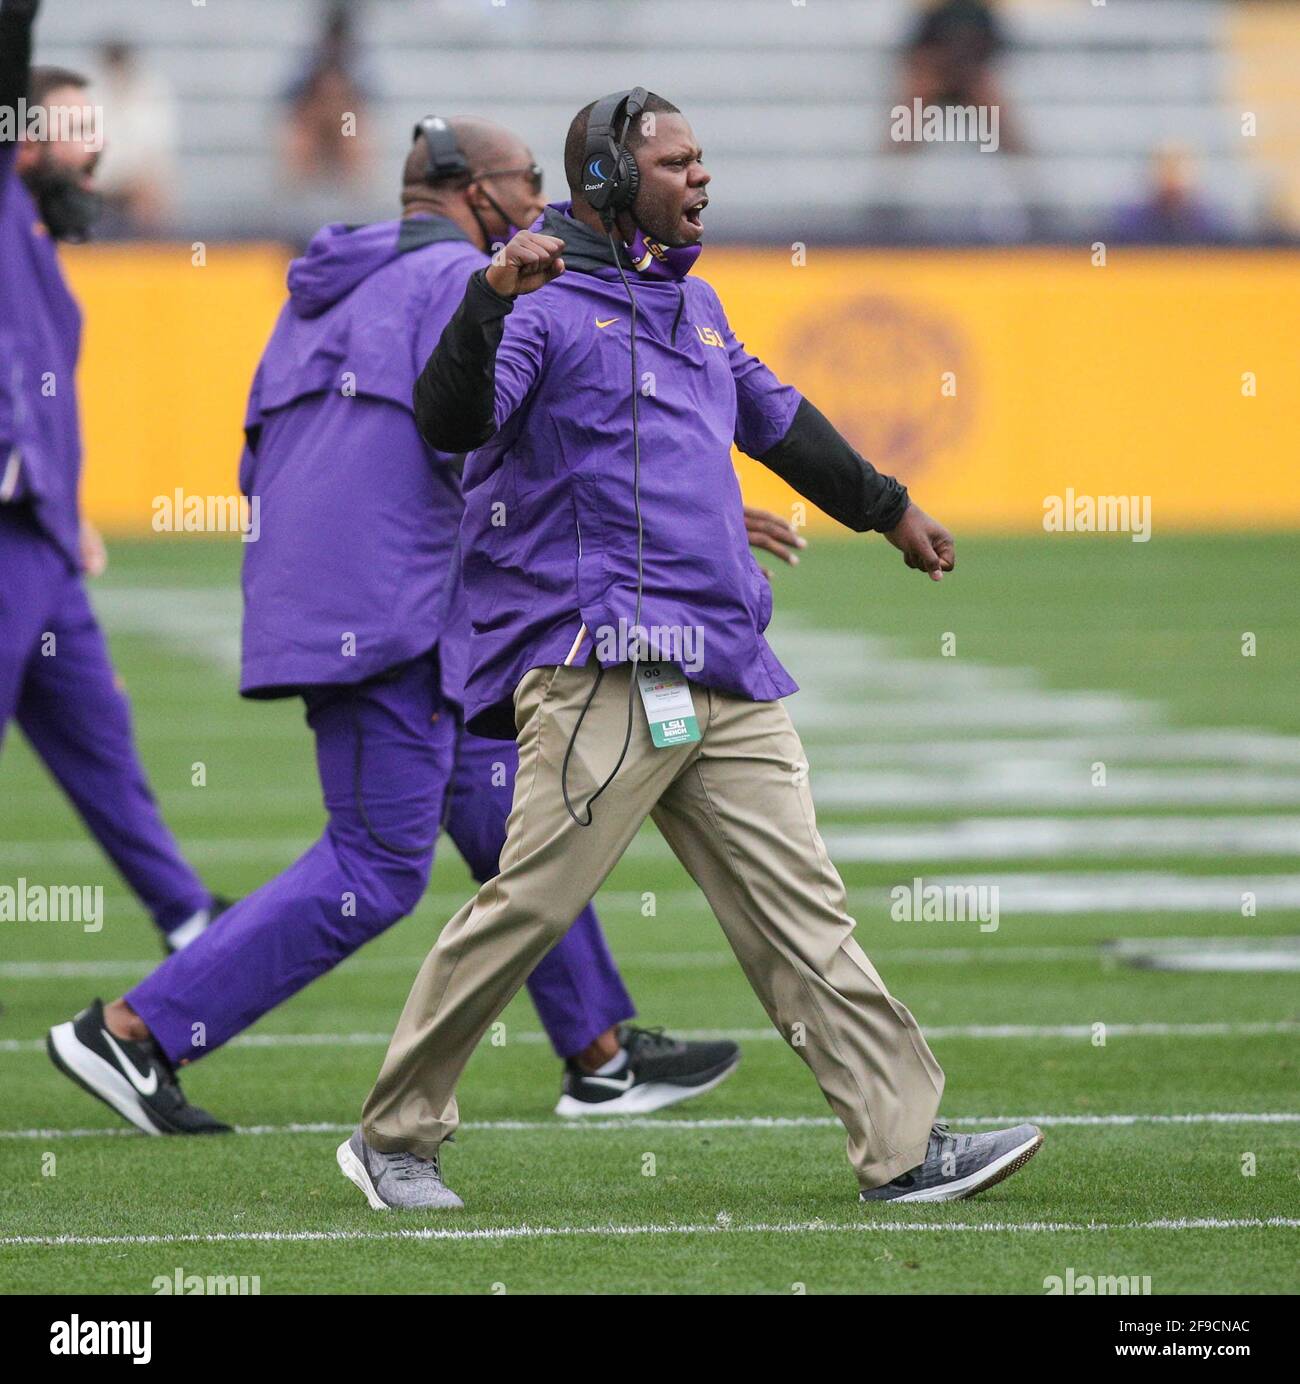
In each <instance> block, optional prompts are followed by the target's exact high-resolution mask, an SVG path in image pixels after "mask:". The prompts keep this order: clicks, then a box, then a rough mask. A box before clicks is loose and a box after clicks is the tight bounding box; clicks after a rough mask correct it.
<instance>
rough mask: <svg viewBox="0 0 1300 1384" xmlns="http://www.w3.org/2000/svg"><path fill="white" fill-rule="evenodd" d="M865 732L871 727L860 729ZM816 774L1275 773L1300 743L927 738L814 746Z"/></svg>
mask: <svg viewBox="0 0 1300 1384" xmlns="http://www.w3.org/2000/svg"><path fill="white" fill-rule="evenodd" d="M863 729H864V730H865V729H866V727H863ZM806 748H809V750H810V753H809V758H810V759H811V761H812V765H813V769H814V771H815V770H816V769H817V768H818V766H819V765H824V766H825V768H827V769H845V768H851V767H853V766H854V765H858V764H860V765H862V766H864V767H866V768H870V769H878V768H881V767H882V766H885V767H897V766H899V765H902V766H904V767H909V768H910V767H914V766H915V765H917V764H926V765H943V766H944V767H949V766H952V765H981V764H1008V763H1015V764H1020V765H1023V764H1038V763H1040V762H1046V763H1051V764H1054V765H1059V764H1065V763H1069V764H1074V765H1076V766H1077V765H1078V764H1079V763H1080V762H1082V763H1084V764H1086V765H1088V766H1089V767H1091V765H1092V764H1093V762H1094V761H1096V760H1101V761H1102V763H1104V764H1106V765H1108V766H1110V767H1112V768H1114V767H1115V766H1117V765H1120V764H1124V765H1130V766H1131V765H1134V764H1143V765H1145V764H1161V763H1174V764H1193V763H1196V764H1251V765H1256V766H1259V767H1266V768H1277V767H1279V766H1290V767H1296V766H1298V765H1300V736H1296V735H1283V734H1281V733H1280V732H1276V731H1261V730H1154V729H1152V730H1147V731H1139V732H1126V731H1104V732H1100V733H1098V734H1095V735H1087V736H1084V735H1036V736H1024V735H1021V736H1010V735H1009V736H993V737H989V736H980V737H962V738H958V739H954V738H946V737H943V738H941V737H936V736H929V735H927V736H924V737H921V738H918V739H915V740H872V741H867V740H865V739H861V738H859V739H857V740H856V741H854V742H852V743H844V742H841V743H839V744H836V745H834V746H832V745H830V744H819V743H816V742H813V743H812V744H811V745H810V746H808V747H806Z"/></svg>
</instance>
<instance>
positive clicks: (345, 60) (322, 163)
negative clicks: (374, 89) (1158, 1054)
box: [282, 0, 370, 190]
mask: <svg viewBox="0 0 1300 1384" xmlns="http://www.w3.org/2000/svg"><path fill="white" fill-rule="evenodd" d="M360 67H361V63H360V58H359V56H358V51H357V45H356V42H355V39H354V37H353V29H352V10H351V8H350V7H349V5H348V4H347V3H346V0H333V3H332V4H331V5H330V6H329V8H328V9H327V10H326V11H325V22H324V28H323V32H322V34H321V36H320V38H319V40H318V41H317V43H316V45H315V47H314V49H313V50H312V52H311V55H310V56H309V58H308V60H307V63H306V65H305V67H304V68H303V70H302V71H301V73H300V74H299V75H298V76H297V77H296V78H295V79H294V80H293V82H292V83H290V85H289V87H288V89H287V90H286V92H285V98H284V99H285V102H286V104H287V106H288V118H287V121H286V123H285V127H284V136H283V143H282V151H283V157H284V163H285V166H286V168H287V170H288V173H289V176H290V178H291V180H292V181H293V182H295V183H298V184H308V185H310V184H318V185H321V186H324V187H327V188H329V189H331V190H340V189H346V188H348V187H349V186H351V187H359V186H360V185H362V184H363V183H364V181H365V179H366V177H367V173H368V164H369V154H370V151H369V146H368V143H367V141H366V136H365V133H364V130H365V124H364V114H365V111H364V108H365V106H366V104H367V93H366V91H365V88H364V86H363V83H362V81H361V77H360Z"/></svg>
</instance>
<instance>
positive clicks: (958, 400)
mask: <svg viewBox="0 0 1300 1384" xmlns="http://www.w3.org/2000/svg"><path fill="white" fill-rule="evenodd" d="M782 345H783V347H784V353H785V356H786V359H787V360H788V361H790V363H791V367H792V368H791V369H790V370H789V372H788V377H789V378H791V379H793V380H794V381H795V382H796V383H800V384H802V383H804V382H806V383H807V385H808V393H809V397H810V399H811V400H812V402H813V403H814V404H816V405H817V407H818V408H819V409H821V411H822V412H823V413H824V414H826V416H827V417H828V418H830V419H831V421H832V422H833V423H834V424H835V426H836V427H837V428H839V429H840V431H841V432H842V433H843V434H844V435H845V437H847V438H848V439H849V441H850V442H852V443H853V445H854V446H855V447H856V448H857V449H858V451H860V452H861V453H862V455H863V456H864V457H866V458H867V460H868V461H869V462H871V464H872V465H873V466H874V467H875V468H876V469H877V470H878V471H886V472H888V473H889V474H891V475H894V476H897V477H898V478H899V480H901V481H903V482H904V483H905V484H910V483H911V482H912V481H913V480H915V478H916V477H917V476H919V475H920V474H921V473H922V472H924V470H925V468H926V467H927V466H928V465H929V464H930V462H931V461H932V460H933V458H934V456H935V454H936V453H937V452H939V451H942V450H943V449H945V448H947V447H951V446H953V445H954V444H955V443H957V442H959V441H960V440H961V439H962V438H963V437H964V436H965V434H966V431H967V429H968V428H969V426H970V419H971V416H972V404H973V401H974V397H975V390H976V387H977V384H976V381H975V379H974V378H973V370H972V367H971V362H970V351H969V350H968V349H967V347H966V344H965V341H964V339H963V335H962V333H961V330H960V328H959V327H958V326H957V325H956V323H954V322H952V321H951V320H948V319H945V318H943V317H940V316H937V315H935V314H933V313H932V312H931V311H929V310H928V309H924V308H919V307H915V306H913V305H912V304H910V303H908V302H906V301H905V300H903V299H899V298H886V297H883V296H872V297H863V298H857V299H854V300H853V301H851V302H849V303H847V304H845V305H844V306H842V307H840V308H839V309H838V310H836V311H835V312H832V313H830V314H829V315H827V316H819V317H818V318H817V319H816V320H815V321H813V322H807V323H805V324H803V325H802V326H800V327H799V328H798V329H796V330H792V331H791V332H789V333H788V334H787V335H786V338H785V340H784V342H783V343H782Z"/></svg>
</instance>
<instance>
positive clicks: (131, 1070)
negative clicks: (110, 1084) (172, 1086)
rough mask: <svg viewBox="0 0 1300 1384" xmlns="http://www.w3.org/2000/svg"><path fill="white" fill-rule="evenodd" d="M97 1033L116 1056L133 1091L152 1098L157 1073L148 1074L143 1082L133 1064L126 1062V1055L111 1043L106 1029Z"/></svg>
mask: <svg viewBox="0 0 1300 1384" xmlns="http://www.w3.org/2000/svg"><path fill="white" fill-rule="evenodd" d="M99 1031H100V1032H101V1033H102V1034H103V1035H104V1041H105V1042H106V1043H107V1044H108V1046H109V1047H110V1048H112V1049H113V1051H114V1052H115V1053H116V1054H117V1060H118V1061H119V1062H120V1063H121V1064H122V1066H123V1067H124V1068H125V1069H126V1074H127V1077H128V1078H129V1080H130V1082H131V1085H132V1086H134V1087H135V1089H136V1090H137V1091H139V1092H140V1094H141V1095H142V1096H152V1095H153V1093H154V1092H155V1091H156V1090H157V1089H158V1073H157V1072H150V1073H149V1080H148V1081H145V1080H144V1078H143V1077H142V1076H141V1075H140V1073H139V1072H138V1071H136V1069H135V1063H133V1062H130V1061H128V1060H127V1056H126V1054H125V1053H124V1052H123V1051H122V1049H121V1048H119V1047H118V1045H117V1044H116V1043H115V1042H114V1041H113V1035H112V1034H111V1033H110V1032H109V1031H108V1029H106V1028H101V1029H100V1030H99Z"/></svg>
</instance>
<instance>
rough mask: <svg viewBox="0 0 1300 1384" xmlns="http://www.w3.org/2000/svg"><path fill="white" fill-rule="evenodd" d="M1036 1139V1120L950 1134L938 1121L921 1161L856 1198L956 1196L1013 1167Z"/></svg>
mask: <svg viewBox="0 0 1300 1384" xmlns="http://www.w3.org/2000/svg"><path fill="white" fill-rule="evenodd" d="M1042 1142H1043V1134H1042V1131H1041V1130H1040V1129H1039V1128H1038V1126H1037V1125H1031V1124H1022V1125H1016V1127H1015V1128H1014V1129H995V1130H992V1131H990V1132H989V1133H988V1134H953V1133H952V1132H951V1130H949V1128H948V1126H947V1125H946V1124H944V1123H943V1122H942V1121H939V1122H937V1123H936V1124H934V1125H933V1126H932V1127H931V1129H930V1143H929V1145H928V1147H927V1148H926V1151H925V1161H924V1162H923V1163H921V1164H920V1165H919V1166H917V1167H915V1168H913V1169H912V1170H911V1171H910V1172H906V1173H902V1174H900V1175H899V1176H898V1177H896V1178H895V1179H894V1180H893V1181H892V1182H886V1183H885V1185H884V1186H883V1187H870V1188H867V1189H866V1190H864V1191H863V1192H861V1193H860V1194H859V1196H860V1199H861V1200H862V1201H960V1200H962V1199H963V1198H964V1197H973V1196H975V1194H976V1193H977V1192H983V1191H984V1190H985V1189H986V1188H989V1187H992V1186H993V1185H994V1184H995V1183H998V1182H1001V1181H1002V1179H1003V1178H1006V1177H1010V1176H1011V1174H1012V1173H1014V1172H1019V1171H1020V1169H1021V1168H1023V1167H1024V1166H1025V1164H1026V1163H1028V1162H1029V1160H1030V1159H1031V1158H1032V1157H1033V1156H1034V1154H1036V1153H1037V1152H1038V1150H1039V1148H1040V1147H1041V1146H1042Z"/></svg>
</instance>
